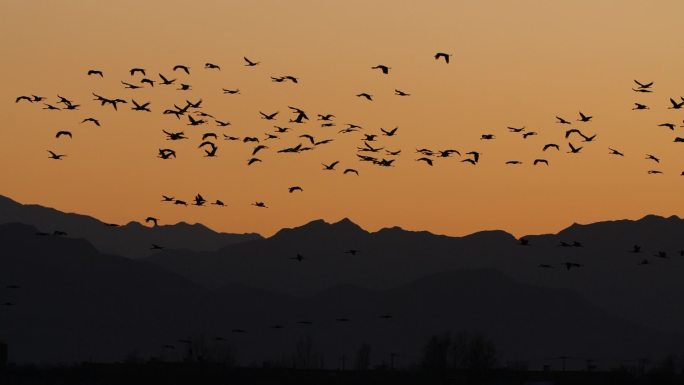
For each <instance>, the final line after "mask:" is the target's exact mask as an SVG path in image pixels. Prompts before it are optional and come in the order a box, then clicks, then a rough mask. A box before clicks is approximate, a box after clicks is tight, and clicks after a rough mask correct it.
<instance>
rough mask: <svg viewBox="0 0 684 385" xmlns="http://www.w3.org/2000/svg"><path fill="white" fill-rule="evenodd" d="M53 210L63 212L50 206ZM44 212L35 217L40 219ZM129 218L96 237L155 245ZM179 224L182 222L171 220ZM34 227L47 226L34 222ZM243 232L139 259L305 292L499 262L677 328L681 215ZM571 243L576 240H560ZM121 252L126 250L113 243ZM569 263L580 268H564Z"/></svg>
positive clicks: (633, 316) (682, 268)
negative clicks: (549, 229) (507, 228)
mask: <svg viewBox="0 0 684 385" xmlns="http://www.w3.org/2000/svg"><path fill="white" fill-rule="evenodd" d="M2 202H3V201H1V200H0V203H2ZM13 205H15V206H16V205H18V204H16V203H13ZM4 206H6V205H3V204H0V219H2V218H3V216H4V217H7V215H5V214H4V212H5V211H3V207H4ZM17 210H18V211H19V212H24V210H23V209H21V208H19V209H17ZM49 210H51V209H49ZM41 212H42V211H41ZM54 215H57V216H58V217H61V215H65V214H61V215H60V213H59V212H56V211H55V213H54ZM68 215H73V214H68ZM41 218H42V217H38V218H34V219H33V221H34V222H39V223H40V219H41ZM86 219H87V220H89V221H91V222H88V223H95V224H96V225H97V224H98V223H99V222H98V221H96V220H95V219H93V218H88V217H87V218H86ZM1 222H2V221H0V223H1ZM129 226H130V227H131V228H139V229H140V230H141V233H140V234H139V236H140V238H131V237H129V238H113V237H111V235H112V234H116V231H109V230H112V228H105V230H107V231H105V232H104V234H105V236H104V240H103V239H100V240H99V242H100V244H101V245H102V244H104V245H105V246H106V245H108V243H107V242H111V243H114V244H118V243H122V242H126V241H125V240H126V239H134V240H135V242H137V243H133V244H131V247H134V248H136V249H137V250H140V249H142V250H144V251H145V252H146V251H148V249H149V245H150V244H151V243H157V241H156V240H155V239H152V235H153V234H154V232H155V231H160V229H164V228H165V227H164V226H160V227H159V228H156V229H151V228H147V227H144V226H141V225H139V224H132V225H129ZM183 226H187V225H177V226H176V227H175V228H179V229H182V228H183ZM37 227H38V228H39V229H40V230H48V231H49V230H52V228H50V227H48V228H47V229H46V226H44V225H40V224H38V225H37ZM105 227H106V226H105ZM171 227H174V226H171ZM100 228H101V226H100ZM193 228H194V227H193ZM79 229H80V227H77V228H76V229H75V231H76V232H73V231H70V236H77V237H78V236H82V237H84V238H86V239H89V240H90V238H88V236H87V235H85V234H80V235H79V234H78V233H79V232H80V231H78V230H79ZM114 230H117V229H114ZM67 231H68V229H67ZM98 234H102V233H98ZM98 234H96V235H98ZM215 236H216V234H214V233H211V234H210V237H215ZM190 238H192V237H190ZM247 238H248V240H246V241H245V240H244V238H239V239H240V240H241V241H240V242H237V243H235V242H229V243H227V244H226V243H223V244H220V242H217V243H215V244H212V245H213V246H215V248H214V249H213V250H207V249H208V247H207V245H203V244H202V241H201V240H200V237H197V238H196V239H195V241H196V242H197V243H199V245H195V247H196V249H195V250H190V249H189V247H187V245H186V247H187V248H186V249H181V248H179V249H175V248H173V247H170V249H166V250H163V251H161V252H155V253H154V254H152V255H151V256H149V257H148V258H144V259H143V260H144V261H145V262H146V263H151V264H154V265H157V266H160V267H163V268H164V269H167V270H169V271H171V272H174V273H175V274H177V275H179V276H182V277H185V278H186V279H189V280H191V281H192V282H194V283H196V284H199V285H201V286H204V287H206V288H219V287H222V286H225V285H227V284H242V285H247V286H250V287H253V288H258V289H262V290H267V291H271V292H276V293H282V294H287V295H294V296H310V295H313V294H314V293H317V292H320V291H321V290H325V289H328V288H330V287H332V286H336V285H353V286H358V287H362V288H368V289H371V290H388V289H390V288H393V287H397V286H401V285H405V284H407V283H409V282H411V281H414V280H416V279H419V278H421V277H424V276H426V275H431V274H438V273H441V272H444V271H453V270H462V269H483V268H484V269H496V270H499V271H502V272H504V273H505V274H507V275H509V276H511V277H513V278H514V279H516V280H518V281H520V282H524V283H528V284H532V285H537V286H541V287H548V288H566V289H571V290H573V291H575V292H577V293H580V294H581V295H582V296H584V297H585V298H588V299H589V300H590V301H592V302H593V303H594V304H596V305H597V306H599V307H600V308H602V309H604V310H606V311H607V312H609V313H610V314H615V315H617V316H619V317H622V318H624V319H627V320H630V321H633V322H635V323H639V324H643V325H647V326H649V327H652V328H655V329H659V330H664V331H671V332H679V333H682V334H684V308H682V307H681V306H680V303H681V300H683V299H684V280H682V279H681V277H682V276H684V255H682V254H681V253H682V251H684V220H682V219H681V218H679V217H677V216H670V217H667V218H665V217H660V216H656V215H647V216H645V217H643V218H641V219H639V220H616V221H603V222H596V223H593V224H584V225H580V224H573V225H571V226H569V227H568V228H566V229H563V230H561V231H560V232H559V233H557V234H543V235H530V236H525V237H524V238H525V239H526V240H528V241H529V244H528V245H527V246H523V245H521V243H520V242H519V240H517V239H516V238H515V237H513V236H512V235H511V234H508V233H506V232H504V231H498V230H494V231H482V232H477V233H474V234H470V235H467V236H463V237H451V236H445V235H435V234H432V233H430V232H427V231H406V230H403V229H401V228H399V227H390V228H384V229H381V230H379V231H376V232H369V231H366V230H364V229H363V228H361V227H360V226H358V225H356V224H355V223H354V222H352V221H351V220H349V219H346V218H345V219H343V220H341V221H338V222H335V223H327V222H326V221H323V220H314V221H311V222H309V223H306V224H304V225H302V226H298V227H293V228H286V229H282V230H280V231H278V232H277V233H276V234H274V235H273V236H271V237H269V238H261V237H258V236H255V237H254V238H255V239H249V237H247ZM212 239H213V238H212ZM228 240H229V241H231V239H230V238H228ZM574 241H576V242H578V243H579V244H580V245H582V247H564V246H561V245H562V244H572V242H574ZM92 242H93V243H94V244H95V245H96V246H97V247H98V250H105V251H107V252H109V253H114V252H113V251H111V250H112V249H113V247H110V248H106V247H101V246H98V242H95V241H92ZM158 243H160V244H163V245H164V246H167V247H169V244H164V243H163V242H158ZM186 243H187V244H191V242H190V241H188V242H186ZM634 245H638V246H639V247H640V252H639V253H634V252H632V251H633V247H634ZM108 250H109V251H108ZM351 250H354V252H353V253H352V252H351ZM119 251H125V250H121V246H120V245H119ZM121 254H123V255H125V254H124V253H123V252H121ZM298 255H301V256H302V258H301V261H300V260H299V258H298V257H297V256H298ZM644 262H648V263H644ZM566 263H569V264H572V265H573V266H574V265H578V267H571V268H570V269H568V268H567V267H566V266H565V265H564V264H566ZM540 265H544V266H550V267H551V268H541V267H539V266H540Z"/></svg>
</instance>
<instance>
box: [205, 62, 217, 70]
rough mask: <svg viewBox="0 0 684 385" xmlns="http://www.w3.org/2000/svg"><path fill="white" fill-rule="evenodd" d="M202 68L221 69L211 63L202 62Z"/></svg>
mask: <svg viewBox="0 0 684 385" xmlns="http://www.w3.org/2000/svg"><path fill="white" fill-rule="evenodd" d="M204 68H205V69H208V70H219V71H220V70H221V67H220V66H218V65H216V64H213V63H204Z"/></svg>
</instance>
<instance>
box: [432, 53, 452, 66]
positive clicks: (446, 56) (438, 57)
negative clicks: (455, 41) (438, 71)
mask: <svg viewBox="0 0 684 385" xmlns="http://www.w3.org/2000/svg"><path fill="white" fill-rule="evenodd" d="M451 56H452V55H451V54H448V53H444V52H437V53H436V54H435V60H439V59H440V58H442V59H444V62H445V63H446V64H449V57H451Z"/></svg>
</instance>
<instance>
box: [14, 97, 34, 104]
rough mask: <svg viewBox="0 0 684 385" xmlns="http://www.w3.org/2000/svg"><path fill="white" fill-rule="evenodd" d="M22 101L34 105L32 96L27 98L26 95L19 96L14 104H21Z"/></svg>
mask: <svg viewBox="0 0 684 385" xmlns="http://www.w3.org/2000/svg"><path fill="white" fill-rule="evenodd" d="M22 100H26V101H28V102H29V103H33V98H31V97H30V96H26V95H22V96H18V97H17V98H16V99H14V102H15V103H19V102H20V101H22Z"/></svg>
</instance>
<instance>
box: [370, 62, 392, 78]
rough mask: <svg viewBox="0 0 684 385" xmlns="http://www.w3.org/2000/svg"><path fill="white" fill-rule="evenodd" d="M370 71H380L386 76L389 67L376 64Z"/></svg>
mask: <svg viewBox="0 0 684 385" xmlns="http://www.w3.org/2000/svg"><path fill="white" fill-rule="evenodd" d="M371 69H374V70H380V71H382V73H383V74H385V75H387V74H388V73H389V70H390V67H388V66H386V65H383V64H378V65H376V66H375V67H371Z"/></svg>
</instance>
